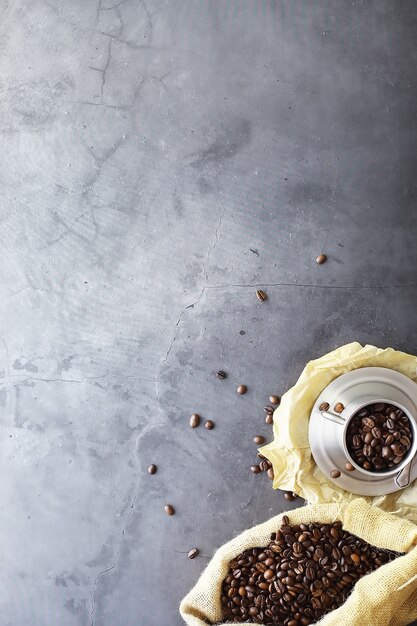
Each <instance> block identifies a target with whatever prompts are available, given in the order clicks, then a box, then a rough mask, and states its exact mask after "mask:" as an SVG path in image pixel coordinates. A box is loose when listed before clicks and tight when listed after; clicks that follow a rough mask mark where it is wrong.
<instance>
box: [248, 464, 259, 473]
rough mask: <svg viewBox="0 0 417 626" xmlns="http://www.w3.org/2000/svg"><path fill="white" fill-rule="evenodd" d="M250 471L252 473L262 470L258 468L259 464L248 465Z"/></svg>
mask: <svg viewBox="0 0 417 626" xmlns="http://www.w3.org/2000/svg"><path fill="white" fill-rule="evenodd" d="M250 471H251V472H252V473H253V474H259V472H262V470H261V468H260V466H259V465H251V466H250Z"/></svg>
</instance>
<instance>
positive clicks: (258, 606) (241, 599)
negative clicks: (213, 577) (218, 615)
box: [220, 516, 399, 626]
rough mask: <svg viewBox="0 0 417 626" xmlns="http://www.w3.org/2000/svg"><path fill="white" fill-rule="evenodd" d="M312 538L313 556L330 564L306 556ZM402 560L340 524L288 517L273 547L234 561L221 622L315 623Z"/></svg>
mask: <svg viewBox="0 0 417 626" xmlns="http://www.w3.org/2000/svg"><path fill="white" fill-rule="evenodd" d="M310 537H311V538H313V539H314V541H315V542H316V547H315V551H314V558H318V556H319V555H320V554H322V555H325V554H326V555H327V556H326V557H322V559H321V561H322V560H324V559H326V564H325V566H324V565H322V562H320V564H318V563H317V562H315V561H314V560H313V558H308V557H306V556H303V555H304V554H305V544H306V543H308V542H309V541H311V540H310ZM336 544H337V545H336ZM350 546H353V547H354V548H353V549H351V547H350ZM277 548H279V550H277ZM285 554H288V556H285ZM312 556H313V555H312ZM397 556H399V555H398V554H396V553H394V552H389V551H386V550H383V551H382V550H380V549H379V548H375V547H374V546H371V545H369V544H367V543H366V542H365V541H363V540H362V539H359V538H358V537H355V536H354V535H351V534H350V533H348V532H347V531H345V530H343V528H342V525H341V523H340V522H335V523H333V524H321V523H319V524H315V523H309V524H300V525H298V526H290V524H289V519H288V516H283V517H282V526H281V529H279V530H278V531H277V532H276V533H274V535H273V538H272V539H271V543H270V544H269V545H268V546H266V547H263V548H252V549H248V550H245V552H243V553H242V554H240V555H238V556H237V557H236V558H235V559H234V560H233V561H231V562H230V564H229V571H228V573H227V575H226V577H225V579H224V581H223V584H222V589H221V594H220V601H221V606H222V623H223V622H224V621H228V622H229V621H231V622H233V623H254V622H255V623H262V624H265V625H272V624H278V625H279V626H283V625H284V624H285V625H286V626H296V625H300V624H302V625H305V626H307V625H308V624H312V623H316V622H318V621H320V619H321V618H322V617H323V616H324V615H325V613H327V612H329V611H332V610H334V609H336V608H337V607H339V606H340V605H341V604H343V602H344V601H345V600H346V599H347V597H348V596H349V595H350V593H351V591H352V588H353V587H354V585H355V583H356V582H357V581H358V580H359V579H360V578H361V577H362V576H364V575H366V574H367V573H369V572H371V571H374V570H375V569H377V568H378V567H379V566H381V565H384V564H385V563H388V562H390V561H392V560H393V559H394V558H396V557H397Z"/></svg>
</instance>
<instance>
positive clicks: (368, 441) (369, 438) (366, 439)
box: [364, 433, 373, 443]
mask: <svg viewBox="0 0 417 626" xmlns="http://www.w3.org/2000/svg"><path fill="white" fill-rule="evenodd" d="M371 441H373V437H372V434H371V433H366V435H365V437H364V442H365V443H371Z"/></svg>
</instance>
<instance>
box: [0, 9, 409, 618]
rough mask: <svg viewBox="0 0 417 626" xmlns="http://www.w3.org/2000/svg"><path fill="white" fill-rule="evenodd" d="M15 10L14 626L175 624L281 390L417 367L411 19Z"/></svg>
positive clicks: (10, 200) (5, 545)
mask: <svg viewBox="0 0 417 626" xmlns="http://www.w3.org/2000/svg"><path fill="white" fill-rule="evenodd" d="M0 7H1V13H0V49H1V54H0V88H1V90H0V103H1V104H0V107H1V108H0V112H1V115H0V126H1V143H0V156H1V170H0V180H1V218H0V219H1V221H0V242H1V249H2V262H1V266H0V272H1V287H2V298H1V305H0V306H1V319H2V323H1V336H0V349H1V363H0V366H1V367H0V369H1V376H2V378H1V388H0V402H1V406H2V416H3V417H2V437H1V448H2V449H1V454H0V471H1V476H2V481H1V503H2V506H1V515H0V540H1V546H2V567H1V579H2V584H1V590H2V591H1V596H0V597H1V602H0V615H1V618H0V623H1V626H26V625H29V624H30V626H91V625H93V624H94V625H96V626H179V625H180V624H181V623H182V622H181V619H180V618H179V616H178V612H177V611H178V603H179V600H180V599H181V597H182V596H183V595H184V594H185V592H186V591H188V589H189V588H190V587H191V586H192V585H193V584H194V582H195V580H196V578H197V576H198V574H199V573H200V571H201V570H202V568H203V567H204V565H205V564H206V562H207V559H208V558H209V557H210V555H211V554H212V553H213V550H214V549H215V548H216V547H218V546H219V545H220V544H222V543H223V542H224V541H225V540H227V539H228V538H230V537H231V536H232V535H233V534H235V533H237V532H239V531H241V530H242V529H244V528H246V527H247V526H250V525H252V524H254V523H255V522H260V521H262V520H265V519H266V518H268V517H269V516H271V515H272V514H275V513H277V512H279V511H281V510H282V509H283V507H284V501H283V500H282V497H281V496H280V495H279V494H277V493H275V492H273V490H272V489H271V487H270V483H269V481H268V480H267V479H266V477H264V476H262V477H260V476H252V475H251V474H250V472H249V471H248V467H249V465H250V464H251V463H252V462H253V459H254V458H255V446H254V444H253V443H252V441H251V440H252V437H253V435H254V434H257V433H263V434H268V432H269V431H268V430H267V427H266V426H265V425H264V424H263V418H262V411H261V410H260V409H261V407H262V406H263V405H264V404H265V401H266V399H267V397H268V395H269V393H271V392H277V393H282V392H283V391H284V390H285V389H287V388H288V387H289V386H290V385H291V384H292V383H293V382H294V381H295V380H296V378H297V376H298V374H299V373H300V371H301V369H302V367H303V365H304V363H305V362H306V361H307V360H309V359H311V358H314V357H317V356H319V355H320V354H322V353H324V352H326V351H329V350H330V349H332V348H335V347H336V346H338V345H339V344H342V343H345V342H348V341H351V340H359V341H361V342H372V343H375V344H377V345H380V346H382V347H383V346H387V345H392V346H394V347H396V348H400V349H403V350H406V351H410V352H416V351H417V332H416V328H415V319H416V316H415V310H416V305H417V289H416V285H417V282H416V278H415V268H416V262H417V246H416V244H415V241H416V234H417V213H416V211H415V204H416V194H417V183H416V177H415V166H416V162H415V161H416V159H415V145H416V131H417V127H416V123H415V119H416V118H415V114H416V105H415V102H416V98H417V84H416V78H415V76H416V75H415V68H416V62H417V46H416V43H415V33H416V25H417V5H416V3H415V2H413V1H411V0H403V1H402V2H389V1H388V0H378V1H377V0H375V1H364V0H362V1H361V0H357V1H356V2H355V1H352V2H351V1H345V0H342V1H331V2H329V1H323V0H322V1H320V2H319V1H317V2H310V1H309V0H305V1H300V0H281V1H279V0H277V1H276V2H270V1H266V0H262V1H261V2H255V0H253V1H248V2H246V1H243V0H240V1H237V0H233V1H226V0H218V1H216V2H214V1H209V0H167V1H165V0H147V1H146V2H145V0H121V1H120V2H116V1H114V0H67V1H65V0H48V1H47V0H33V1H32V0H30V1H29V0H26V1H25V0H15V1H13V0H1V1H0ZM322 250H323V251H325V252H326V253H327V254H328V255H329V261H328V263H327V264H326V265H324V266H321V267H318V266H317V265H316V264H315V262H314V259H315V257H316V255H317V254H318V253H320V252H321V251H322ZM262 286H263V287H264V289H265V290H266V291H267V292H268V296H269V299H268V301H267V302H265V303H262V304H261V303H259V302H258V301H257V300H256V298H255V295H254V294H255V289H256V288H259V287H262ZM219 368H223V369H225V370H227V371H228V372H229V373H230V375H229V378H228V379H227V380H226V381H218V380H217V379H216V378H215V377H214V375H213V374H214V372H215V371H216V370H217V369H219ZM240 382H245V383H246V384H247V385H248V386H249V392H248V394H247V395H246V396H244V397H238V396H237V395H236V393H235V388H236V385H237V384H238V383H240ZM192 411H198V412H200V413H201V414H202V415H203V416H204V417H210V418H212V419H213V420H214V421H215V422H216V428H215V430H213V431H212V432H208V431H206V430H205V429H203V428H201V427H200V428H199V429H198V430H191V429H190V428H189V427H188V426H187V425H188V417H189V415H190V413H191V412H192ZM151 462H154V463H156V464H158V466H159V471H158V473H157V474H156V475H155V476H148V474H147V473H146V467H147V465H148V464H149V463H151ZM166 502H172V503H173V504H174V506H175V507H176V510H177V514H176V515H175V517H172V518H169V517H167V516H166V515H165V514H164V512H163V507H164V504H165V503H166ZM194 546H197V547H198V548H200V550H201V555H202V556H201V557H199V558H197V559H196V560H195V561H188V560H187V558H186V556H185V555H186V552H187V551H188V550H189V549H190V548H191V547H194Z"/></svg>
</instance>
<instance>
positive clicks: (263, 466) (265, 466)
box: [259, 461, 269, 472]
mask: <svg viewBox="0 0 417 626" xmlns="http://www.w3.org/2000/svg"><path fill="white" fill-rule="evenodd" d="M259 467H260V469H261V472H267V471H268V470H269V463H268V461H261V462H260V463H259Z"/></svg>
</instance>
